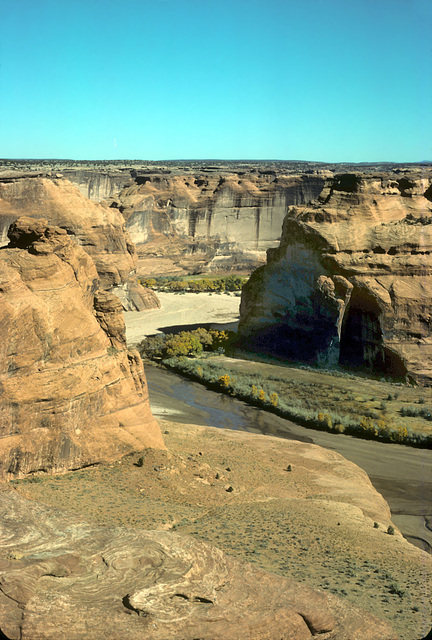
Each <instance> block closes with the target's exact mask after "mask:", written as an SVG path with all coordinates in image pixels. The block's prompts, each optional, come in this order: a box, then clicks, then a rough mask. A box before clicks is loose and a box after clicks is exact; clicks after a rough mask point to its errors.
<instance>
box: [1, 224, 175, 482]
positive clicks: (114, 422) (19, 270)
mask: <svg viewBox="0 0 432 640" xmlns="http://www.w3.org/2000/svg"><path fill="white" fill-rule="evenodd" d="M9 239H10V244H9V245H8V247H6V248H3V249H1V250H0V326H1V328H2V340H1V342H0V391H1V393H0V436H1V438H0V465H1V467H0V477H1V476H3V477H7V476H10V475H12V476H17V475H23V474H27V473H30V472H34V471H38V470H42V471H60V470H65V469H74V468H79V467H83V466H86V465H89V464H94V463H96V462H100V461H101V460H112V459H117V458H119V457H120V456H121V455H124V454H126V453H129V452H131V451H136V450H139V449H142V447H143V446H153V447H163V446H164V445H163V440H162V436H161V433H160V429H159V427H158V425H157V423H156V422H155V421H154V419H153V417H152V415H151V411H150V407H149V402H148V393H147V386H146V381H145V377H144V370H143V366H142V362H141V359H140V357H139V355H138V353H137V352H136V351H128V350H127V349H126V341H125V327H124V320H123V315H122V309H121V304H120V302H119V300H118V298H116V296H114V295H113V294H111V293H109V292H106V291H101V290H100V289H99V280H98V273H97V271H96V268H95V265H94V263H93V260H92V259H91V258H90V257H89V256H88V255H87V253H85V252H84V251H83V249H82V248H81V247H79V246H77V244H76V242H75V240H74V239H73V238H71V237H70V236H69V235H68V234H67V233H66V231H65V230H64V229H60V228H59V227H55V226H50V225H48V224H47V221H46V220H44V219H40V220H33V219H30V218H21V219H20V220H18V221H17V222H16V223H14V224H13V225H11V228H10V231H9Z"/></svg>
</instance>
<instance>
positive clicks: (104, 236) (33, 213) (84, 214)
mask: <svg viewBox="0 0 432 640" xmlns="http://www.w3.org/2000/svg"><path fill="white" fill-rule="evenodd" d="M20 216H27V217H30V218H40V217H41V216H43V217H44V218H45V219H46V220H48V222H49V224H51V225H55V226H58V227H61V228H62V229H63V230H64V231H65V233H66V232H67V233H68V234H69V235H73V236H74V237H75V238H76V239H77V242H78V243H79V244H80V245H81V246H82V247H83V249H84V250H85V251H86V253H88V254H89V255H90V256H91V257H92V258H93V260H94V263H95V265H96V269H97V272H98V274H99V278H100V286H101V288H103V289H111V288H113V287H120V286H121V287H122V288H123V290H124V291H125V294H124V298H125V300H126V301H127V302H126V303H125V308H137V309H138V310H142V309H143V308H149V305H150V304H152V303H153V304H154V307H153V308H155V307H157V306H158V301H157V297H156V296H155V294H151V293H148V292H147V291H146V290H145V289H144V288H143V287H141V286H140V285H138V283H137V282H136V278H135V271H136V266H137V257H136V253H135V247H134V245H133V243H132V241H131V240H130V237H129V234H128V233H127V231H126V230H125V223H124V219H123V217H122V215H121V213H120V212H119V211H118V210H117V209H113V208H109V207H107V206H106V205H102V204H100V203H96V202H93V201H91V200H88V199H87V198H85V197H84V196H83V195H82V194H81V193H80V192H79V190H78V188H77V187H76V186H74V185H72V184H71V183H70V182H69V181H68V180H65V179H61V178H59V179H54V178H48V177H41V176H37V175H36V176H33V177H20V178H19V177H16V178H14V179H6V180H0V240H1V239H3V243H4V244H5V243H6V242H7V238H6V232H7V229H8V227H9V225H10V224H11V222H12V221H13V220H15V219H16V218H18V217H20ZM45 250H46V249H45ZM129 287H132V293H131V299H132V302H131V301H130V299H129V296H128V290H129Z"/></svg>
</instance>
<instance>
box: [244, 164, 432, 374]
mask: <svg viewBox="0 0 432 640" xmlns="http://www.w3.org/2000/svg"><path fill="white" fill-rule="evenodd" d="M431 251H432V177H431V175H430V173H428V174H426V173H425V174H424V175H421V174H409V176H408V177H398V178H394V177H389V176H387V177H386V176H382V175H381V176H370V175H362V174H343V175H338V176H335V177H334V178H329V179H328V181H327V184H326V186H325V188H324V189H323V191H322V193H321V194H320V196H319V198H318V199H317V200H316V201H315V202H314V203H312V205H310V206H306V207H293V208H291V209H290V210H289V211H288V214H287V215H286V217H285V220H284V223H283V229H282V237H281V241H280V246H279V248H277V249H270V250H269V251H268V257H267V265H266V266H264V267H262V268H259V269H257V270H256V271H255V272H254V274H253V275H252V277H251V279H250V281H249V282H248V283H247V285H246V286H245V288H244V291H243V296H242V302H241V309H240V315H241V319H240V327H239V331H240V335H241V336H242V339H243V341H244V342H248V343H249V345H251V346H252V347H253V348H255V349H258V350H263V351H267V352H273V353H277V354H278V355H282V356H284V357H286V358H288V359H295V360H300V361H307V362H321V363H325V364H330V365H333V364H335V363H338V362H339V363H342V364H345V365H349V366H353V367H357V368H364V369H369V370H372V371H374V372H379V373H384V374H388V375H392V376H396V377H400V378H403V377H408V378H409V379H411V380H414V381H416V382H418V383H421V384H427V385H429V384H431V383H432V331H431V328H432V258H431Z"/></svg>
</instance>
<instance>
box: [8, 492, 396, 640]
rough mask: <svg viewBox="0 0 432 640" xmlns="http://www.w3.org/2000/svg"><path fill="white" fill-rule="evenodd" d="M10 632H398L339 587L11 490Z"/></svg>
mask: <svg viewBox="0 0 432 640" xmlns="http://www.w3.org/2000/svg"><path fill="white" fill-rule="evenodd" d="M0 504H1V509H2V513H3V518H2V523H1V525H0V542H1V549H2V551H1V555H0V630H1V631H2V633H3V634H4V636H3V637H7V638H8V639H9V640H18V639H19V640H54V639H56V640H57V638H59V637H63V638H67V639H68V640H78V639H83V640H84V639H85V640H88V638H92V640H140V639H143V640H144V638H145V640H151V639H153V640H166V639H167V638H170V639H172V640H192V639H193V638H200V639H202V640H237V639H240V638H241V639H242V640H252V639H254V640H259V639H263V640H264V639H266V640H281V639H283V640H309V639H311V638H316V637H319V638H321V639H322V640H330V639H332V640H395V639H396V635H395V633H394V632H393V631H392V630H391V629H390V627H389V626H388V625H387V624H386V623H384V622H382V621H380V620H378V619H376V618H374V617H373V616H371V615H370V614H366V613H365V612H363V611H361V610H359V609H357V608H356V607H354V606H351V605H348V604H346V603H344V602H343V601H341V600H339V599H338V598H336V597H335V596H332V595H330V594H325V593H324V592H319V591H316V590H313V589H310V588H309V587H307V586H305V585H300V584H298V583H296V582H295V581H294V580H291V579H289V578H282V577H280V576H275V575H272V574H268V573H266V572H264V571H262V570H259V569H257V568H254V567H253V566H252V565H248V564H241V563H240V562H238V561H237V560H235V559H234V558H230V557H229V556H226V555H225V554H224V553H223V552H222V551H220V550H218V549H217V548H215V547H212V546H210V545H209V544H207V543H204V542H199V541H197V540H194V539H193V538H191V537H187V536H180V535H178V534H175V533H172V532H162V531H157V532H156V531H151V532H146V531H143V530H131V529H126V528H118V527H102V526H99V527H98V526H95V525H93V526H92V525H89V524H86V523H83V522H80V521H79V520H77V519H76V518H73V517H72V518H71V517H69V516H67V517H66V516H64V515H61V514H59V513H58V512H54V511H52V510H50V509H47V508H46V507H43V506H41V505H38V504H36V503H32V502H29V501H27V500H24V499H23V498H21V497H19V496H18V495H16V494H14V493H11V492H7V491H2V492H0Z"/></svg>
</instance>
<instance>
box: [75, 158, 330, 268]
mask: <svg viewBox="0 0 432 640" xmlns="http://www.w3.org/2000/svg"><path fill="white" fill-rule="evenodd" d="M327 173H328V172H327ZM325 174H326V172H325V171H324V170H316V171H312V170H310V171H309V173H292V171H291V172H290V173H288V172H287V171H286V170H284V169H283V168H282V167H280V168H278V167H273V168H271V169H270V168H265V167H264V166H263V167H244V168H243V169H240V168H238V167H228V166H224V167H213V168H212V167H201V168H200V167H195V166H191V167H188V166H184V167H171V168H167V167H164V168H148V169H134V168H127V167H125V168H123V169H122V170H120V169H118V170H111V171H106V172H104V171H97V170H93V171H91V170H89V169H87V170H79V169H74V170H65V171H64V172H63V175H64V176H65V177H67V178H68V179H69V180H70V181H71V182H73V183H74V184H75V185H76V186H77V187H78V188H79V190H80V191H81V193H82V194H83V195H85V196H86V197H88V198H90V199H92V200H95V201H102V200H103V201H104V202H105V203H107V204H108V205H110V206H111V207H112V208H118V209H119V211H121V212H122V214H123V216H124V218H125V220H126V228H127V230H128V232H129V234H130V236H131V238H132V240H133V242H134V243H135V244H136V245H139V247H138V253H139V255H140V256H141V257H142V258H143V259H145V258H146V257H148V256H150V257H152V258H153V259H154V258H159V259H160V258H165V259H166V260H171V261H172V263H173V265H177V266H180V268H183V269H184V270H185V271H194V270H198V271H202V270H204V271H205V270H210V271H229V270H241V269H249V270H250V269H251V268H254V267H255V266H257V265H259V264H263V263H264V262H265V251H266V249H267V248H269V247H274V246H276V244H277V240H278V238H279V236H280V229H281V226H282V221H283V218H284V216H285V213H286V211H287V208H288V206H290V205H295V204H304V203H307V202H309V201H311V200H313V199H314V198H316V197H317V195H318V194H319V193H320V191H321V189H322V187H323V185H324V180H325V178H324V176H325ZM147 264H148V265H149V266H150V268H152V267H151V263H147ZM174 270H175V269H174ZM143 275H144V273H143ZM151 275H157V269H156V270H155V272H154V273H152V274H151Z"/></svg>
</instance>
